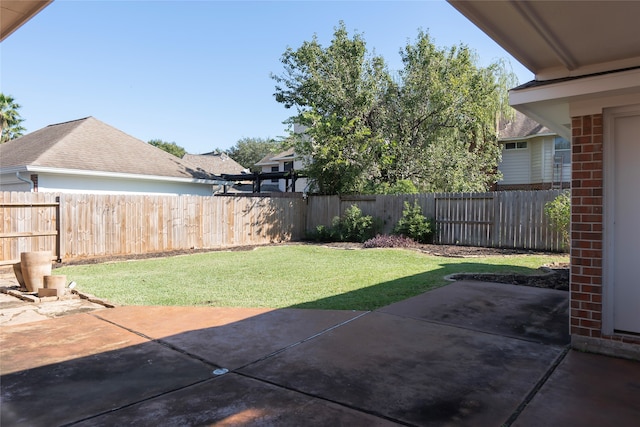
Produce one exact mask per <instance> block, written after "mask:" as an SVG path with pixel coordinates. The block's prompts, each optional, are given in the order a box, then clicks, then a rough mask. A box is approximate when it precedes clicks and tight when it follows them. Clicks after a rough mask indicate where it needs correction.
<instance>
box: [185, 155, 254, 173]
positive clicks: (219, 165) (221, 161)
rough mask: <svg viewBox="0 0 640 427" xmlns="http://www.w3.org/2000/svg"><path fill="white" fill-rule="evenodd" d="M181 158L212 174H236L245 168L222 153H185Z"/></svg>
mask: <svg viewBox="0 0 640 427" xmlns="http://www.w3.org/2000/svg"><path fill="white" fill-rule="evenodd" d="M182 160H184V161H186V162H188V163H189V164H191V165H194V166H195V167H197V168H198V169H199V170H202V171H203V172H206V173H209V174H212V175H222V174H229V175H237V174H241V173H242V172H243V171H244V170H245V168H244V167H242V165H241V164H240V163H238V162H236V161H235V160H233V159H232V158H231V157H229V156H227V155H226V154H224V153H220V154H219V153H206V154H185V155H184V156H183V157H182Z"/></svg>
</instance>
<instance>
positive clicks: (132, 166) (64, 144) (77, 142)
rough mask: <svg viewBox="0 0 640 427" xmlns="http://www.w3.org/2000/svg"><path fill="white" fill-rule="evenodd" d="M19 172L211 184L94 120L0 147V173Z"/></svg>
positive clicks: (37, 133)
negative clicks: (98, 174) (58, 171)
mask: <svg viewBox="0 0 640 427" xmlns="http://www.w3.org/2000/svg"><path fill="white" fill-rule="evenodd" d="M20 166H40V167H50V168H59V169H77V170H86V171H99V172H111V173H125V174H137V175H155V176H166V177H172V178H195V179H213V177H212V176H211V175H210V174H208V173H206V172H204V171H202V170H198V169H197V167H195V166H194V165H191V164H189V163H188V162H186V161H183V160H182V159H180V158H178V157H175V156H173V155H171V154H169V153H167V152H165V151H163V150H161V149H159V148H156V147H154V146H152V145H150V144H147V143H146V142H144V141H141V140H139V139H137V138H134V137H132V136H130V135H127V134H126V133H124V132H122V131H120V130H118V129H116V128H114V127H112V126H109V125H107V124H105V123H103V122H101V121H100V120H97V119H95V118H93V117H86V118H84V119H79V120H73V121H70V122H64V123H58V124H53V125H49V126H47V127H45V128H42V129H40V130H37V131H35V132H32V133H30V134H27V135H25V136H22V137H20V138H17V139H14V140H12V141H9V142H7V143H5V144H2V145H0V169H3V168H9V167H20Z"/></svg>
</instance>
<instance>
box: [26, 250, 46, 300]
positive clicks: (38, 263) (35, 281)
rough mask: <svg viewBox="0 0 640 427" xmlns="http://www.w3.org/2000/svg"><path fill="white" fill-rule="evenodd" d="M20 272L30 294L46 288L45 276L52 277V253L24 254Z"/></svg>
mask: <svg viewBox="0 0 640 427" xmlns="http://www.w3.org/2000/svg"><path fill="white" fill-rule="evenodd" d="M20 270H21V271H22V278H23V279H24V284H25V286H26V287H27V291H29V292H38V289H39V288H44V276H50V275H51V251H37V252H22V253H21V254H20Z"/></svg>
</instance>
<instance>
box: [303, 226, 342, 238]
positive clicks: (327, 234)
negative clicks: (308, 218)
mask: <svg viewBox="0 0 640 427" xmlns="http://www.w3.org/2000/svg"><path fill="white" fill-rule="evenodd" d="M305 239H306V240H312V241H314V242H332V241H334V240H335V238H334V236H333V232H332V230H331V228H330V227H325V226H324V225H318V226H317V227H316V229H315V230H313V231H307V232H306V233H305Z"/></svg>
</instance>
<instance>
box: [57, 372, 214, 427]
mask: <svg viewBox="0 0 640 427" xmlns="http://www.w3.org/2000/svg"><path fill="white" fill-rule="evenodd" d="M213 379H215V378H203V379H201V380H199V381H195V382H193V383H191V384H186V385H183V386H181V387H176V388H174V389H171V390H165V391H162V392H161V393H157V394H155V395H153V396H148V397H145V398H144V399H140V400H136V401H133V402H129V403H127V404H126V405H121V406H119V407H117V408H111V409H108V410H106V411H102V412H99V413H96V414H91V415H90V416H88V417H85V418H81V419H79V420H75V421H71V422H69V423H66V424H63V425H62V426H61V427H67V426H73V425H75V424H78V423H83V422H86V421H89V420H92V419H95V418H98V417H101V416H103V415H107V414H111V413H113V412H118V411H121V410H123V409H127V408H130V407H132V406H136V405H139V404H141V403H144V402H148V401H150V400H153V399H157V398H159V397H163V396H166V395H169V394H172V393H175V392H178V391H180V390H184V389H187V388H189V387H193V386H195V385H198V384H202V383H205V382H207V381H211V380H213Z"/></svg>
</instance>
